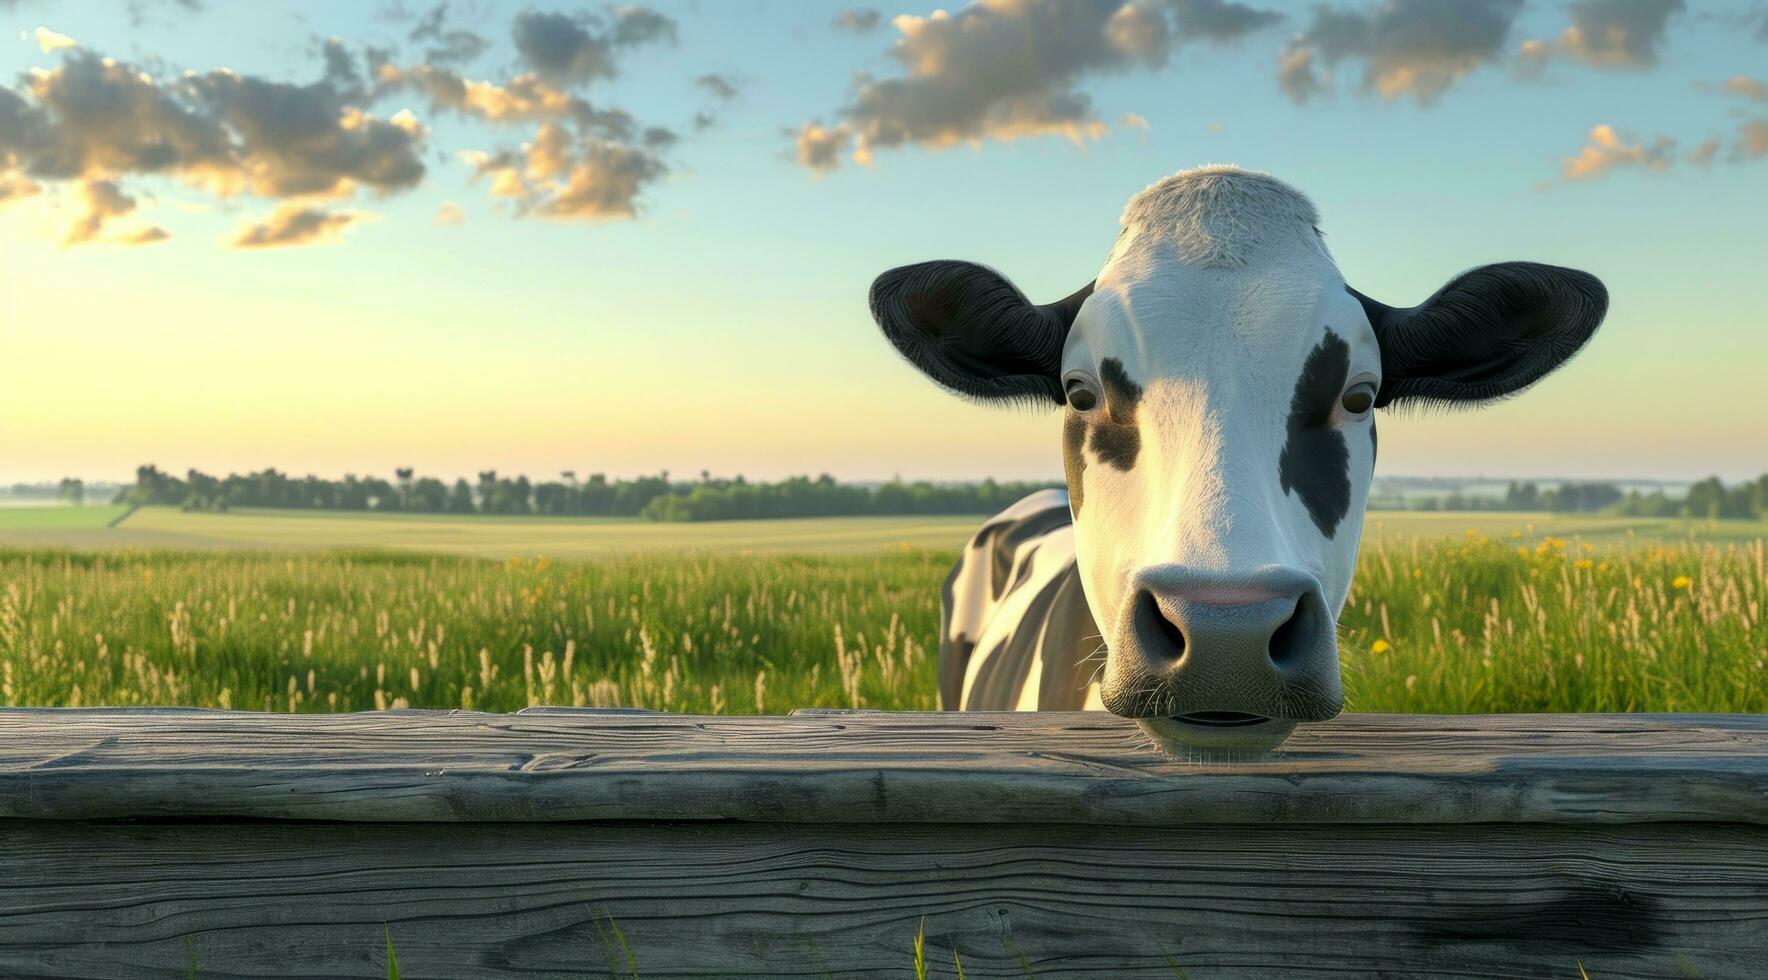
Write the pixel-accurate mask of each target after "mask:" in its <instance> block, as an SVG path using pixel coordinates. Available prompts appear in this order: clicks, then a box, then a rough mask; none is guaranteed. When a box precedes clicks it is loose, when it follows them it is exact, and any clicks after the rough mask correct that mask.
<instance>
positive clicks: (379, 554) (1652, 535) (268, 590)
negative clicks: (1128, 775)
mask: <svg viewBox="0 0 1768 980" xmlns="http://www.w3.org/2000/svg"><path fill="white" fill-rule="evenodd" d="M70 510H71V509H70ZM86 510H87V511H90V512H91V513H85V512H82V513H80V514H78V515H74V514H64V515H60V516H59V520H60V521H61V522H62V524H61V526H54V525H56V521H54V520H51V519H50V518H48V517H45V516H41V515H31V516H29V517H15V516H14V513H7V512H0V703H5V704H36V705H70V704H84V705H93V704H188V705H202V706H231V707H236V708H262V709H274V710H295V711H342V710H360V709H367V708H376V707H399V706H411V707H446V708H452V707H472V708H476V709H481V710H512V709H515V708H520V707H524V706H527V705H531V704H580V705H603V706H612V705H619V706H641V707H654V708H665V709H669V710H676V711H696V712H736V713H744V712H755V711H772V712H778V711H783V710H787V709H790V708H793V707H800V706H842V707H844V706H869V707H877V708H893V709H915V708H929V707H932V706H933V700H934V696H933V691H934V676H935V660H936V658H937V642H936V633H937V628H938V619H939V585H940V582H941V580H942V579H943V578H944V576H945V574H946V572H947V570H948V569H949V567H950V564H951V561H952V559H953V557H954V556H955V549H956V547H957V545H958V544H959V543H961V542H962V540H963V539H964V538H965V536H966V535H967V534H968V533H969V531H970V530H971V529H972V528H973V527H974V526H975V524H976V519H975V518H936V519H912V518H901V519H889V518H851V519H827V520H805V521H781V522H732V523H729V524H663V525H659V524H651V523H641V522H628V521H586V520H565V519H560V520H547V519H538V518H501V519H500V518H465V519H450V518H421V517H415V516H392V517H387V516H382V515H345V516H338V515H311V514H296V515H285V514H283V513H272V512H257V513H248V514H218V515H216V514H183V513H179V512H176V511H158V510H145V511H142V512H140V513H137V514H135V515H134V516H132V517H131V518H129V520H128V521H126V522H124V524H122V525H121V526H119V527H118V528H114V529H110V530H106V529H104V527H103V523H104V521H105V520H108V519H109V518H110V517H111V516H114V514H112V513H106V512H104V509H103V508H88V509H86ZM16 513H17V514H25V513H26V512H25V511H22V510H21V511H17V512H16ZM75 516H79V517H81V518H85V519H87V520H86V523H85V525H84V526H82V525H81V524H80V522H79V521H76V520H75ZM8 520H11V521H12V523H11V524H8V523H6V522H7V521H8ZM138 521H140V522H142V523H140V524H139V525H138V524H137V523H136V522H138ZM119 532H122V533H120V534H119ZM1629 532H1631V533H1629ZM1763 533H1764V529H1763V526H1762V525H1761V524H1751V523H1732V522H1719V523H1717V524H1707V523H1706V522H1699V523H1689V522H1680V521H1650V520H1628V521H1619V520H1612V519H1605V518H1571V519H1567V518H1556V517H1551V516H1548V515H1468V514H1412V513H1405V514H1382V513H1376V514H1371V515H1370V516H1369V523H1368V531H1367V533H1366V536H1365V547H1364V549H1363V556H1362V559H1361V568H1360V571H1359V575H1358V579H1357V589H1356V592H1355V593H1354V594H1353V596H1352V598H1351V601H1350V603H1349V604H1348V605H1347V607H1346V609H1345V613H1344V616H1343V621H1342V627H1341V644H1340V645H1341V650H1342V652H1343V657H1344V662H1345V679H1346V687H1347V709H1349V710H1359V711H1440V712H1469V711H1764V710H1768V670H1765V669H1764V659H1765V658H1768V622H1764V619H1765V616H1768V574H1765V570H1764V566H1765V554H1764V550H1765V549H1764V544H1763V542H1762V536H1763ZM150 536H158V537H159V539H160V540H159V541H158V543H161V544H166V543H176V544H177V545H181V546H182V550H179V549H176V548H174V549H167V548H162V547H154V544H155V543H156V539H155V538H154V537H150ZM370 545H378V546H381V547H382V548H388V547H396V548H398V549H401V550H366V549H365V548H364V546H370ZM45 546H54V547H55V548H56V550H45ZM69 548H75V549H78V550H66V549H69ZM689 548H694V549H696V550H695V551H693V552H692V553H686V552H685V551H684V549H689ZM327 549H329V550H327ZM476 555H477V556H485V557H474V556H476ZM598 555H599V556H603V557H600V558H599V559H597V560H577V559H579V558H588V557H593V556H598Z"/></svg>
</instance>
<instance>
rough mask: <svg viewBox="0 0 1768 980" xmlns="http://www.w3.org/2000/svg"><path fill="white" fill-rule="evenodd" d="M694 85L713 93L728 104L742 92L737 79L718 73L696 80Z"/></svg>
mask: <svg viewBox="0 0 1768 980" xmlns="http://www.w3.org/2000/svg"><path fill="white" fill-rule="evenodd" d="M694 85H695V86H697V87H699V88H702V89H705V90H706V91H707V92H710V93H712V95H714V96H716V97H718V98H719V99H722V100H724V101H726V102H729V101H730V100H732V99H734V98H736V97H737V96H738V95H739V94H741V91H742V89H741V86H740V85H738V84H737V81H736V79H734V78H732V77H731V76H729V75H721V74H717V73H711V74H706V75H701V76H700V77H699V78H696V79H694Z"/></svg>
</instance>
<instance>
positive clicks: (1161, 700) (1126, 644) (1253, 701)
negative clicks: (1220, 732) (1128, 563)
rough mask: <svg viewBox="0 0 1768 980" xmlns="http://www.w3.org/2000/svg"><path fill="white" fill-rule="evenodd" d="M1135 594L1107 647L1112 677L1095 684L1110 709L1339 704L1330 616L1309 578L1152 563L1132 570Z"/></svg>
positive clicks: (1235, 712) (1150, 711) (1203, 720)
mask: <svg viewBox="0 0 1768 980" xmlns="http://www.w3.org/2000/svg"><path fill="white" fill-rule="evenodd" d="M1134 595H1135V599H1134V602H1135V606H1134V608H1133V610H1132V611H1131V622H1130V624H1129V627H1130V628H1129V629H1128V630H1127V633H1128V636H1126V637H1124V638H1123V639H1122V641H1121V642H1120V643H1119V644H1118V645H1117V647H1116V648H1115V649H1113V651H1112V656H1113V657H1114V658H1122V659H1121V660H1120V661H1119V663H1117V664H1116V665H1115V666H1116V668H1117V669H1116V670H1115V671H1114V672H1113V673H1114V674H1115V675H1116V680H1117V683H1113V684H1108V685H1106V688H1107V689H1106V690H1105V691H1103V692H1102V694H1104V695H1106V698H1105V704H1106V707H1108V708H1110V709H1111V710H1113V711H1116V712H1117V713H1119V714H1128V715H1130V716H1131V717H1149V716H1152V715H1164V716H1169V717H1178V718H1180V719H1183V720H1187V721H1193V722H1196V723H1198V724H1218V725H1229V724H1237V723H1243V722H1244V723H1252V722H1256V721H1259V720H1262V719H1265V718H1287V719H1291V720H1295V721H1319V720H1324V719H1327V718H1331V717H1333V716H1334V715H1336V714H1338V712H1339V709H1340V708H1341V707H1342V704H1343V700H1344V698H1343V687H1342V684H1341V682H1340V679H1339V672H1338V645H1337V640H1336V637H1335V635H1334V630H1333V624H1332V617H1331V615H1330V613H1329V612H1328V611H1327V609H1326V602H1325V597H1324V595H1323V593H1322V590H1321V588H1320V585H1319V583H1318V581H1316V580H1315V579H1314V578H1313V576H1311V575H1308V574H1306V573H1304V572H1301V571H1299V570H1297V569H1291V568H1283V567H1269V568H1264V569H1260V570H1258V571H1256V572H1252V573H1249V574H1243V575H1238V576H1234V577H1231V578H1230V577H1226V576H1222V575H1219V574H1214V573H1204V572H1198V571H1196V570H1192V569H1186V568H1183V567H1179V566H1158V567H1155V568H1151V569H1147V570H1145V571H1143V572H1142V573H1141V574H1139V575H1138V576H1136V580H1135V593H1134ZM1113 695H1115V698H1114V697H1113ZM1114 700H1115V701H1116V703H1113V701H1114Z"/></svg>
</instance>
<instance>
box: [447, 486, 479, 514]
mask: <svg viewBox="0 0 1768 980" xmlns="http://www.w3.org/2000/svg"><path fill="white" fill-rule="evenodd" d="M476 509H477V508H475V507H474V506H473V488H472V487H470V486H468V485H467V481H466V480H456V481H454V489H453V490H450V491H449V492H448V512H449V513H450V514H471V513H472V512H473V511H474V510H476Z"/></svg>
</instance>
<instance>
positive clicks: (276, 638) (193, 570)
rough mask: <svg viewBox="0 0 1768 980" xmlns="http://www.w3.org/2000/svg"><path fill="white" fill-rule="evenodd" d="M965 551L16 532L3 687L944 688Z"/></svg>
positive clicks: (255, 696)
mask: <svg viewBox="0 0 1768 980" xmlns="http://www.w3.org/2000/svg"><path fill="white" fill-rule="evenodd" d="M949 564H950V557H949V556H947V555H937V554H929V553H925V552H917V551H909V550H901V549H895V550H891V551H888V552H880V553H879V554H877V555H875V556H867V557H846V558H824V557H770V558H749V557H743V556H721V557H705V558H664V557H650V558H635V559H629V560H610V561H601V562H593V563H573V564H554V563H552V562H549V561H547V560H546V559H536V560H522V561H510V562H506V563H500V564H492V563H486V562H480V561H474V560H471V559H462V558H427V557H424V558H413V557H407V556H400V555H390V554H342V555H339V554H332V555H323V554H291V555H263V554H227V553H213V552H209V553H185V554H179V553H165V552H136V553H113V554H109V555H74V554H66V553H61V554H54V553H32V552H0V703H4V704H8V705H97V704H108V705H149V704H160V705H164V704H176V705H199V706H208V707H231V708H252V709H264V710H276V711H296V712H311V711H320V712H326V711H355V710H365V709H370V708H397V707H441V708H454V707H459V708H470V709H477V710H484V711H513V710H516V709H519V708H523V707H527V706H530V705H540V704H556V705H578V706H595V707H617V706H624V707H632V706H637V707H649V708H661V709H667V710H673V711H694V712H710V713H745V714H746V713H755V712H766V711H773V712H780V711H785V710H789V709H791V708H793V707H797V706H801V705H823V706H841V707H864V706H871V707H888V708H932V707H934V704H935V700H936V695H935V681H934V661H935V659H936V652H937V651H936V650H935V649H933V648H932V647H931V646H930V645H931V644H933V642H934V636H935V635H936V634H937V632H938V622H939V583H940V581H941V580H942V578H943V576H944V574H945V572H946V570H947V568H948V567H949Z"/></svg>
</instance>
